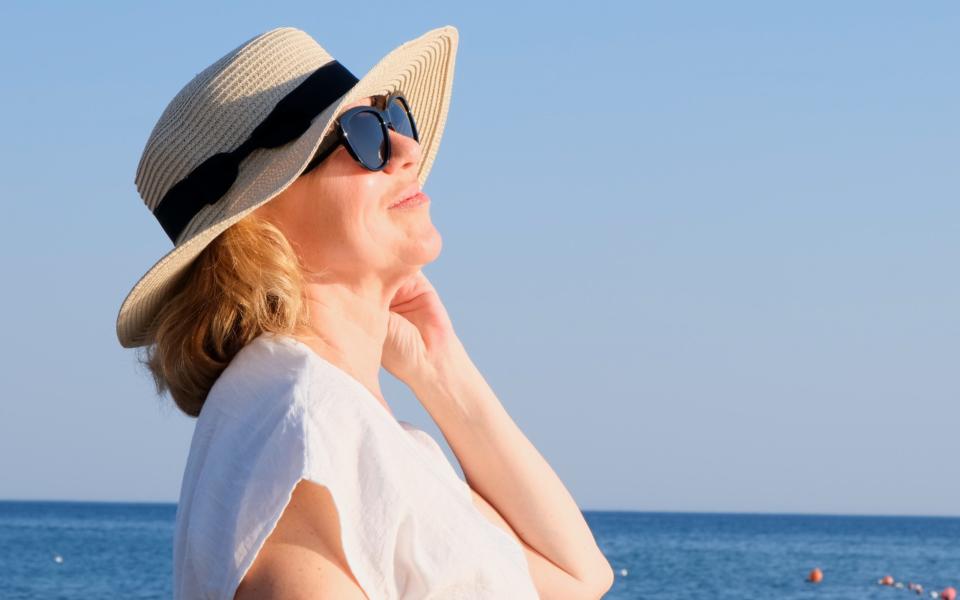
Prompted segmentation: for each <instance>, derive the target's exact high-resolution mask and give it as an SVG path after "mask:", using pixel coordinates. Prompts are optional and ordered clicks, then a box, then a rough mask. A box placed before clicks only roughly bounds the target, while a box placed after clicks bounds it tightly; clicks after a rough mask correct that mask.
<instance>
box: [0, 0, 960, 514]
mask: <svg viewBox="0 0 960 600" xmlns="http://www.w3.org/2000/svg"><path fill="white" fill-rule="evenodd" d="M0 18H2V19H3V22H5V23H7V24H8V27H7V28H6V30H5V34H4V36H2V38H0V50H2V52H0V56H2V58H0V66H2V72H3V73H4V77H3V78H2V83H0V86H2V92H3V98H4V101H3V106H4V110H3V116H2V117H0V119H2V131H3V132H4V134H5V135H4V139H3V141H2V142H0V159H2V164H3V165H4V166H3V177H2V178H0V192H2V195H3V198H4V204H3V205H4V209H5V213H6V217H7V221H6V223H7V227H5V228H4V235H3V236H0V276H2V277H3V280H4V282H5V284H4V289H5V290H6V293H4V294H2V296H0V307H2V309H3V313H4V314H5V315H7V318H6V319H5V335H4V339H5V340H6V342H7V343H5V344H3V345H2V346H0V359H2V360H0V364H2V365H3V367H2V368H3V372H2V382H3V388H2V390H3V402H2V403H0V473H2V474H3V476H2V477H0V498H6V499H73V500H122V501H168V502H174V501H176V499H177V497H178V494H179V488H180V478H181V476H182V472H183V466H184V461H185V460H186V455H187V452H188V449H189V443H190V436H191V434H192V430H193V420H191V419H189V418H187V417H185V416H184V415H182V414H180V413H178V412H177V411H176V410H174V409H173V407H172V404H171V403H170V401H169V400H168V399H166V398H157V397H156V396H155V394H154V390H153V387H152V382H151V380H150V379H149V377H148V375H147V373H146V372H145V371H143V370H142V369H140V368H139V367H138V365H137V362H136V354H135V352H134V351H133V350H127V349H123V348H121V347H120V346H119V343H118V342H117V340H116V337H115V332H114V323H115V319H116V313H117V310H118V308H119V305H120V303H121V301H122V300H123V298H124V296H125V294H126V293H127V291H128V290H129V289H130V288H131V287H132V286H133V284H134V283H135V282H136V281H137V279H139V277H140V276H141V275H142V274H143V273H144V272H145V271H146V270H147V269H148V268H149V267H150V266H151V265H152V264H153V263H154V262H155V261H156V260H157V259H159V258H160V257H161V256H162V255H163V254H165V253H166V252H167V251H168V250H169V249H170V246H171V244H170V242H169V240H168V239H167V238H166V236H165V235H164V234H163V231H162V230H161V228H160V226H159V224H158V223H157V222H156V221H155V220H154V219H153V217H152V216H151V215H150V213H149V211H148V210H147V209H146V208H145V206H144V205H143V203H142V200H141V199H140V198H139V196H138V195H137V192H136V188H135V187H134V184H133V178H134V174H135V171H136V165H137V162H138V160H139V157H140V152H141V151H142V149H143V145H144V143H145V142H146V139H147V136H148V135H149V133H150V130H151V129H152V127H153V125H154V123H155V122H156V120H157V118H159V116H160V113H161V112H162V110H163V109H164V107H165V106H166V104H167V102H169V100H170V99H171V98H172V97H173V96H174V95H175V94H176V92H177V91H179V89H180V88H181V87H182V86H183V85H184V84H186V83H187V81H189V80H190V79H191V78H192V77H193V76H194V74H196V73H197V72H199V71H200V70H202V69H203V68H204V67H206V66H207V65H209V64H210V63H211V62H213V61H214V60H216V59H217V58H219V57H220V56H222V55H223V54H224V53H226V52H227V51H229V50H230V49H232V48H234V47H235V46H237V45H238V44H239V43H241V42H243V41H244V40H246V39H249V38H250V37H252V36H254V35H256V34H258V33H260V32H263V31H266V30H268V29H272V28H274V27H277V26H281V25H288V26H294V27H299V28H301V29H303V30H305V31H306V32H308V33H309V34H311V35H312V36H313V37H314V38H316V39H317V40H318V41H319V42H320V43H321V44H323V45H324V46H325V47H326V48H327V49H328V50H330V52H331V53H332V54H333V55H334V56H335V57H337V58H338V59H339V60H340V61H341V62H342V63H343V64H345V65H346V66H347V67H348V68H349V69H350V70H351V71H353V72H354V73H355V74H358V75H360V74H362V73H364V72H366V70H367V69H369V68H370V67H372V66H373V65H374V64H375V63H376V62H377V60H379V58H380V57H381V56H383V55H384V54H386V53H387V52H389V51H390V50H391V49H393V48H394V47H396V46H398V45H399V44H401V43H403V42H404V41H406V40H408V39H412V38H414V37H417V36H418V35H420V34H421V33H423V32H425V31H427V30H428V29H432V28H434V27H439V26H442V25H448V24H449V25H454V26H456V27H457V28H458V29H459V31H460V47H459V54H458V60H457V70H456V79H455V82H454V88H453V97H452V102H451V112H450V115H449V120H448V122H447V127H446V130H445V133H444V137H443V142H442V144H441V147H440V152H439V155H438V157H437V160H436V162H435V163H434V167H433V170H432V171H431V175H430V180H429V181H428V182H427V185H426V191H427V193H429V194H430V196H431V198H432V200H433V204H432V207H431V209H430V210H431V215H432V218H433V221H434V223H436V225H437V228H438V229H439V231H440V232H441V234H442V236H443V240H444V248H443V252H442V254H441V256H440V257H439V259H438V260H437V261H436V262H435V263H433V264H431V265H428V266H427V267H426V268H425V272H426V273H427V274H428V275H429V276H430V278H431V280H432V281H433V282H434V284H435V286H436V287H437V289H438V291H439V292H440V295H441V298H442V299H443V300H444V302H445V304H446V306H447V309H448V311H449V313H450V315H451V318H452V319H453V321H454V325H455V326H456V328H457V331H458V332H459V333H460V335H461V338H462V339H463V341H464V344H465V345H466V347H467V349H468V350H469V351H470V353H471V355H472V356H473V359H474V362H476V363H477V365H478V366H479V367H480V369H481V371H482V372H483V373H484V375H485V376H486V378H487V380H488V381H489V382H490V383H491V385H492V386H493V388H494V390H495V391H496V392H497V394H498V396H499V397H500V399H501V401H502V402H503V403H504V405H505V406H506V408H507V410H508V411H509V412H510V414H511V415H512V416H513V418H514V419H515V420H516V421H517V423H518V424H519V425H520V427H521V429H523V431H524V432H525V433H526V434H527V436H528V437H529V438H530V439H531V441H532V442H533V443H534V444H535V445H536V446H537V448H538V449H539V450H540V451H541V453H542V454H543V455H544V456H545V457H546V458H547V460H548V461H549V462H550V464H551V465H552V466H553V468H554V469H555V470H556V471H557V473H558V474H559V475H560V477H561V478H562V479H563V481H564V482H565V483H566V484H567V486H568V488H569V489H570V491H571V493H572V494H573V496H574V497H575V498H576V500H577V502H578V503H579V505H580V506H581V507H582V508H584V509H588V510H590V509H624V510H629V509H633V510H676V511H738V512H739V511H758V512H800V513H850V514H938V515H960V508H958V507H960V478H958V477H957V476H956V455H957V441H956V440H957V424H958V422H960V383H958V377H957V373H958V372H960V369H958V367H957V364H958V359H960V352H958V344H960V317H958V306H960V283H958V278H957V276H956V268H957V265H958V264H960V206H958V202H957V200H958V192H960V169H958V168H957V166H956V161H957V156H958V154H960V152H958V151H960V82H958V79H957V77H956V60H957V56H958V52H960V36H958V35H957V32H958V31H960V8H958V7H957V5H956V4H955V3H951V2H924V3H902V2H843V3H837V2H804V3H792V4H789V5H787V4H785V3H769V2H725V3H712V2H656V3H654V2H640V3H623V2H614V3H607V2H589V3H582V4H575V3H569V4H562V5H561V4H559V3H550V4H546V3H516V2H484V3H450V2H444V3H439V2H438V3H432V4H428V3H412V4H409V5H405V6H403V7H402V9H398V7H397V5H396V4H395V3H363V5H362V6H361V5H359V4H353V3H338V4H333V3H316V2H312V3H306V2H271V3H239V2H229V3H227V2H220V3H206V4H202V5H196V4H188V3H185V2H181V3H173V2H168V3H163V4H156V3H153V4H147V3H119V2H118V3H115V4H113V3H82V4H79V3H48V4H45V5H43V4H40V3H26V2H20V3H14V4H11V3H5V4H4V6H3V8H2V9H0ZM11 24H13V26H11ZM381 380H382V382H383V388H384V393H385V395H386V397H387V399H388V401H389V402H390V403H391V406H392V407H393V409H394V411H395V413H396V414H397V416H398V418H401V419H404V420H408V421H410V422H413V423H414V424H416V425H418V426H420V427H422V428H423V429H426V430H427V431H428V432H430V433H431V434H432V435H434V437H435V438H436V439H437V440H438V441H439V442H440V443H441V445H444V447H445V450H446V451H447V453H448V456H450V457H452V453H450V451H449V449H448V448H447V447H446V446H445V442H444V440H443V437H442V435H441V434H440V432H439V429H438V428H437V427H436V426H435V425H434V424H433V422H432V421H431V420H430V417H429V415H428V414H427V413H426V411H425V410H423V409H422V408H421V407H420V405H419V404H418V403H417V402H416V399H415V398H414V397H413V395H412V394H411V393H410V392H409V391H408V390H407V389H406V388H405V387H403V386H402V384H400V383H399V382H397V381H396V380H394V379H393V378H392V377H391V376H390V375H389V374H388V373H386V372H385V371H383V372H382V376H381Z"/></svg>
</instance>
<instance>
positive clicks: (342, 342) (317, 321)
mask: <svg viewBox="0 0 960 600" xmlns="http://www.w3.org/2000/svg"><path fill="white" fill-rule="evenodd" d="M305 292H306V301H307V303H308V304H309V310H310V322H309V325H308V327H307V328H306V329H300V330H298V331H297V332H296V333H295V334H294V337H296V338H297V339H298V340H300V341H301V342H303V343H304V344H306V345H308V346H310V347H311V348H312V349H313V350H314V351H316V352H317V354H319V355H320V356H321V357H323V358H324V359H325V360H327V361H329V362H330V363H332V364H333V365H335V366H336V367H338V368H340V369H341V370H343V371H344V372H346V373H348V374H349V375H350V376H351V377H353V378H354V379H356V380H357V381H358V382H360V384H361V385H363V386H364V387H365V388H367V390H369V391H370V393H371V394H373V396H374V397H375V398H376V399H377V400H378V401H379V402H380V404H382V405H383V407H384V409H385V410H386V411H387V412H388V413H390V414H391V415H392V414H393V411H392V410H390V406H389V405H388V404H387V402H386V400H385V399H384V397H383V394H382V393H381V392H380V361H381V357H382V354H383V342H384V339H385V338H386V335H387V324H388V322H389V317H390V299H391V298H392V297H393V294H394V293H395V290H391V289H388V288H387V287H385V285H384V283H383V282H382V281H375V280H370V281H367V282H351V283H344V282H332V283H331V282H324V283H318V282H309V283H307V286H306V290H305Z"/></svg>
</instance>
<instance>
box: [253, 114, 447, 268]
mask: <svg viewBox="0 0 960 600" xmlns="http://www.w3.org/2000/svg"><path fill="white" fill-rule="evenodd" d="M372 101H373V98H372V97H367V98H364V99H363V100H361V101H359V102H355V103H353V104H350V105H347V106H346V107H344V108H343V109H341V113H342V112H343V111H344V110H346V109H347V108H350V107H353V106H363V105H367V106H369V105H371V104H372ZM389 131H390V144H391V152H390V161H389V162H388V163H387V165H386V166H385V167H384V168H383V169H382V170H380V171H368V170H367V169H365V168H364V167H362V166H361V165H360V164H359V163H357V162H356V161H355V160H353V158H352V157H351V156H350V153H349V152H348V151H347V149H346V148H345V147H344V145H343V144H339V145H338V146H337V148H336V150H335V151H334V152H333V153H332V154H330V155H329V156H328V157H327V158H326V159H325V160H324V161H323V162H322V163H320V164H319V165H318V166H317V167H316V168H314V169H313V170H312V171H310V172H309V173H307V174H306V175H303V176H302V177H300V178H298V179H297V180H296V181H294V182H293V183H292V184H291V185H290V186H289V187H288V188H287V189H285V190H284V191H283V192H282V193H281V194H279V195H278V196H276V197H275V198H273V199H272V200H270V201H269V202H267V203H266V204H264V205H263V206H261V207H259V208H258V209H257V210H256V211H254V212H256V213H257V214H258V215H260V216H262V217H264V218H266V219H268V220H269V221H271V222H272V223H274V224H275V225H277V226H278V227H279V228H280V229H281V231H283V232H284V234H286V236H287V239H288V240H289V241H290V243H291V244H292V245H293V247H294V249H295V250H296V251H297V253H298V254H299V255H300V257H301V260H303V262H304V264H305V266H306V267H307V268H308V269H309V270H311V271H320V270H327V271H331V272H332V273H333V276H334V279H335V280H348V281H349V280H354V279H357V278H358V277H363V276H364V275H369V274H370V273H379V274H383V275H389V274H394V275H401V276H402V275H404V274H409V273H410V271H411V270H416V268H419V267H420V266H422V265H424V264H427V263H429V262H432V261H433V260H435V259H436V257H437V256H438V255H439V254H440V248H441V244H442V240H441V237H440V233H439V232H438V231H437V230H436V228H434V226H433V223H432V222H431V220H430V203H429V202H427V203H425V204H421V205H419V206H415V207H410V208H401V207H397V208H389V207H390V205H391V204H394V203H396V202H397V201H399V200H400V199H401V198H403V197H405V196H407V195H409V192H410V191H411V190H412V191H417V190H419V183H418V181H417V171H418V169H419V165H420V161H421V159H422V155H421V147H420V144H419V143H418V142H417V141H415V140H414V139H413V138H410V137H407V136H404V135H402V134H399V133H397V132H396V131H393V130H389Z"/></svg>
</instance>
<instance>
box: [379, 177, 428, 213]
mask: <svg viewBox="0 0 960 600" xmlns="http://www.w3.org/2000/svg"><path fill="white" fill-rule="evenodd" d="M398 198H399V199H398V200H394V201H393V203H392V204H391V205H390V206H388V207H387V208H397V207H402V206H409V205H411V204H418V203H420V202H422V201H423V200H424V199H426V194H424V193H423V192H421V191H420V186H419V185H417V184H416V183H414V184H413V185H410V186H408V187H407V188H406V189H405V190H403V191H402V192H400V194H399V196H398Z"/></svg>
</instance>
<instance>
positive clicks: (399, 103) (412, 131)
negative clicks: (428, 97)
mask: <svg viewBox="0 0 960 600" xmlns="http://www.w3.org/2000/svg"><path fill="white" fill-rule="evenodd" d="M385 106H386V108H383V109H381V108H378V107H376V106H354V107H353V108H350V109H347V110H346V111H344V112H343V114H341V115H340V117H339V118H338V119H337V124H336V127H335V130H334V132H333V135H332V136H331V140H330V142H325V143H324V147H322V148H321V149H320V150H319V151H318V152H317V154H316V155H315V156H314V158H313V159H312V160H311V161H310V164H308V165H307V167H306V169H304V171H303V173H301V175H306V174H307V173H309V172H310V171H312V170H313V169H314V168H316V167H317V165H319V164H320V163H321V162H323V160H324V159H325V158H327V157H328V156H330V154H331V153H332V152H333V151H334V150H336V149H337V147H338V146H339V145H340V144H343V145H344V146H346V148H347V152H349V153H350V156H352V157H353V160H355V161H357V162H358V163H359V164H360V166H362V167H364V168H365V169H368V170H370V171H380V170H381V169H383V168H384V167H386V166H387V163H388V162H389V161H390V133H389V129H393V130H394V131H396V132H397V133H399V134H401V135H405V136H407V137H410V138H413V139H414V140H416V141H417V142H419V141H420V135H419V134H418V133H417V124H416V122H415V121H414V119H413V113H411V112H410V105H409V104H408V103H407V99H406V98H404V97H403V94H400V93H393V94H391V95H390V96H388V97H387V100H386V103H385ZM328 143H329V145H327V144H328Z"/></svg>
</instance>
